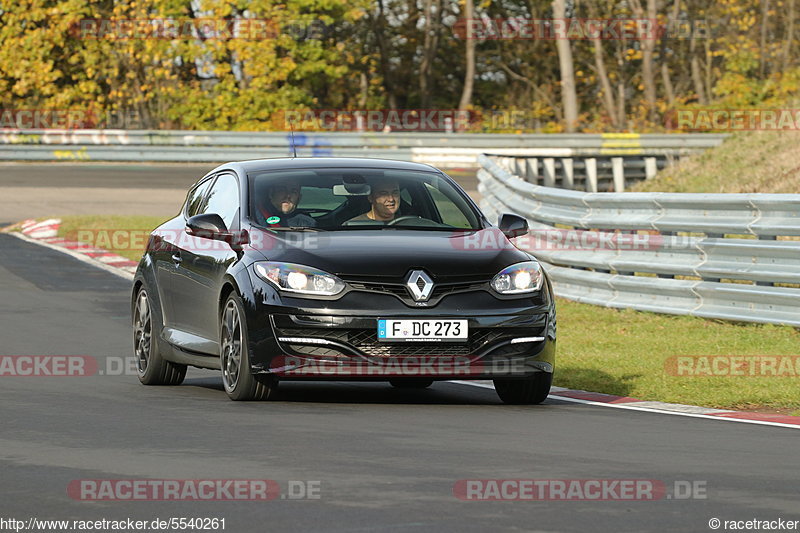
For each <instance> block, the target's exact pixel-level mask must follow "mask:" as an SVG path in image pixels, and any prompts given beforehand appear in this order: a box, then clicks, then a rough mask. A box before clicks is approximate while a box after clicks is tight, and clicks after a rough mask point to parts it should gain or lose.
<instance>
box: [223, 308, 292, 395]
mask: <svg viewBox="0 0 800 533" xmlns="http://www.w3.org/2000/svg"><path fill="white" fill-rule="evenodd" d="M244 318H245V315H244V306H243V305H242V299H241V298H240V297H239V295H238V294H236V293H232V294H231V295H230V296H228V299H227V300H226V301H225V306H224V307H223V308H222V314H221V316H220V352H219V356H220V364H221V366H222V384H223V385H224V386H225V392H226V393H227V394H228V398H230V399H231V400H234V401H248V400H267V399H269V398H270V397H274V395H275V389H277V387H278V381H277V380H276V379H275V378H274V377H273V376H263V377H262V376H259V379H256V378H255V376H253V374H252V372H251V371H250V355H249V348H248V342H247V323H246V321H245V320H244Z"/></svg>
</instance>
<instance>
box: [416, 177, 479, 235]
mask: <svg viewBox="0 0 800 533" xmlns="http://www.w3.org/2000/svg"><path fill="white" fill-rule="evenodd" d="M425 189H426V190H427V191H428V193H429V194H430V195H431V200H433V203H434V204H435V205H436V210H437V211H439V216H441V217H442V223H443V224H447V225H448V226H453V227H454V228H470V227H472V226H471V224H470V223H469V220H467V217H466V216H464V213H463V212H462V211H461V209H459V208H458V206H457V205H456V204H454V203H453V201H452V200H450V198H448V197H447V196H445V195H444V194H443V193H442V191H440V190H439V189H437V188H435V187H432V186H431V185H430V184H428V183H426V184H425Z"/></svg>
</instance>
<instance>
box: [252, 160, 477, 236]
mask: <svg viewBox="0 0 800 533" xmlns="http://www.w3.org/2000/svg"><path fill="white" fill-rule="evenodd" d="M249 178H250V189H249V190H250V191H251V193H250V200H249V202H250V218H251V220H252V222H254V223H255V224H257V225H259V226H263V227H266V228H271V229H276V230H279V229H289V228H292V229H299V228H303V229H306V228H307V229H316V230H326V231H345V230H363V229H379V230H380V229H390V228H403V229H429V230H442V231H464V230H476V229H481V225H480V221H479V215H478V214H477V213H476V212H475V210H474V209H473V208H472V206H471V205H470V204H469V202H468V201H467V200H466V199H465V198H464V196H463V194H462V193H461V192H460V191H458V190H457V189H456V188H455V187H454V186H453V185H451V184H450V183H449V182H448V181H447V180H446V179H445V178H444V177H443V176H442V175H440V174H437V173H434V172H418V171H408V170H380V169H364V168H358V169H306V170H281V171H266V172H260V173H259V172H255V173H251V174H250V176H249Z"/></svg>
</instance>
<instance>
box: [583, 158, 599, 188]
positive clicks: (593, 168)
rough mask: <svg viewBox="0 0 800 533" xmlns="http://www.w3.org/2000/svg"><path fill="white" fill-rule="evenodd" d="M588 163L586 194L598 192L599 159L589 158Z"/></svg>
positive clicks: (586, 160)
mask: <svg viewBox="0 0 800 533" xmlns="http://www.w3.org/2000/svg"><path fill="white" fill-rule="evenodd" d="M584 161H585V162H586V192H597V159H595V158H594V157H587V158H586V159H584Z"/></svg>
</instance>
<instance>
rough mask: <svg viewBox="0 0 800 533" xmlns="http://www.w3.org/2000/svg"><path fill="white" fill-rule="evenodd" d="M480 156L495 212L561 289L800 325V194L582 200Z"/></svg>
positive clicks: (633, 303) (659, 308) (619, 302)
mask: <svg viewBox="0 0 800 533" xmlns="http://www.w3.org/2000/svg"><path fill="white" fill-rule="evenodd" d="M496 159H497V158H492V157H488V156H485V155H484V156H480V157H479V162H480V164H481V169H480V170H479V171H478V179H479V185H478V190H479V192H480V193H481V194H482V203H481V206H482V208H483V209H484V211H485V212H486V213H487V214H488V215H489V216H497V215H499V214H500V213H503V212H511V213H516V214H518V215H521V216H524V217H525V218H527V219H528V221H529V224H530V228H531V231H530V233H529V235H528V236H525V237H520V238H518V239H517V241H516V242H517V245H518V246H520V247H521V248H523V249H527V250H529V251H530V252H531V253H533V254H534V255H535V256H536V257H537V258H538V259H539V260H540V261H542V263H543V264H544V265H545V268H547V271H548V273H549V274H550V276H551V277H552V279H553V281H554V285H555V290H556V294H558V295H559V296H562V297H564V298H568V299H570V300H575V301H578V302H585V303H591V304H595V305H601V306H605V307H614V308H632V309H638V310H642V311H654V312H659V313H671V314H683V315H692V316H699V317H705V318H719V319H727V320H737V321H747V322H760V323H773V324H787V325H792V326H795V327H800V239H798V237H800V194H678V193H586V192H578V191H571V190H564V189H555V188H550V187H542V186H538V185H534V184H531V183H528V182H526V181H524V180H523V179H521V178H520V177H518V176H516V175H514V174H513V173H512V172H510V169H509V168H504V167H503V166H501V164H500V163H502V161H499V162H498V161H497V160H496Z"/></svg>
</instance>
